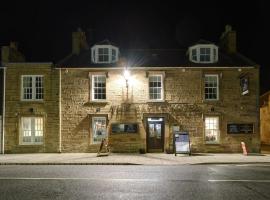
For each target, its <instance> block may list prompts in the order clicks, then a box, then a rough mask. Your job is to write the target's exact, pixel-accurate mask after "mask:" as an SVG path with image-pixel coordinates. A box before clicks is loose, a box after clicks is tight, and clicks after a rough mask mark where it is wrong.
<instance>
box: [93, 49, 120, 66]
mask: <svg viewBox="0 0 270 200" xmlns="http://www.w3.org/2000/svg"><path fill="white" fill-rule="evenodd" d="M103 48H104V49H108V61H99V53H98V50H99V49H103ZM113 49H114V50H115V51H116V59H115V60H114V61H113V60H112V50H113ZM91 55H92V62H93V63H97V64H99V63H100V64H109V63H116V62H117V61H118V59H119V48H118V47H115V46H113V45H94V46H93V47H92V48H91ZM103 55H107V54H103Z"/></svg>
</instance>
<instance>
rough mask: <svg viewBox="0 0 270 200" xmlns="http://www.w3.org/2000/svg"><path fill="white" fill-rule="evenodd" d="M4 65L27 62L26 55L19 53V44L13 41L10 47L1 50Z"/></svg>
mask: <svg viewBox="0 0 270 200" xmlns="http://www.w3.org/2000/svg"><path fill="white" fill-rule="evenodd" d="M1 61H2V63H8V62H25V57H24V55H23V54H22V53H21V52H19V51H18V43H17V42H13V41H11V42H10V44H9V46H3V47H2V48H1Z"/></svg>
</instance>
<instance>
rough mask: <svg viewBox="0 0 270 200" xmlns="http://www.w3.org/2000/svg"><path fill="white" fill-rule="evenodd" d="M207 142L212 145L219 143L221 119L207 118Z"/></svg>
mask: <svg viewBox="0 0 270 200" xmlns="http://www.w3.org/2000/svg"><path fill="white" fill-rule="evenodd" d="M204 132H205V142H206V143H209V144H212V143H218V142H219V118H218V117H206V118H205V122H204Z"/></svg>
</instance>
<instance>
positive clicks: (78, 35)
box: [72, 28, 89, 55]
mask: <svg viewBox="0 0 270 200" xmlns="http://www.w3.org/2000/svg"><path fill="white" fill-rule="evenodd" d="M83 49H84V50H86V49H89V46H88V44H87V41H86V35H85V32H83V31H82V30H81V29H80V28H78V30H77V31H76V32H73V33H72V53H73V54H76V55H78V54H79V53H80V51H81V50H83Z"/></svg>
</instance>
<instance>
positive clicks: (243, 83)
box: [240, 76, 249, 95]
mask: <svg viewBox="0 0 270 200" xmlns="http://www.w3.org/2000/svg"><path fill="white" fill-rule="evenodd" d="M240 86H241V94H242V95H246V94H248V93H249V90H248V87H249V80H248V77H247V76H243V77H241V78H240Z"/></svg>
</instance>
